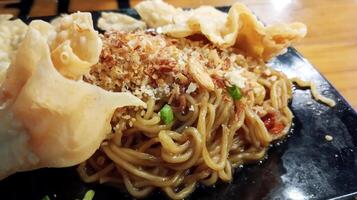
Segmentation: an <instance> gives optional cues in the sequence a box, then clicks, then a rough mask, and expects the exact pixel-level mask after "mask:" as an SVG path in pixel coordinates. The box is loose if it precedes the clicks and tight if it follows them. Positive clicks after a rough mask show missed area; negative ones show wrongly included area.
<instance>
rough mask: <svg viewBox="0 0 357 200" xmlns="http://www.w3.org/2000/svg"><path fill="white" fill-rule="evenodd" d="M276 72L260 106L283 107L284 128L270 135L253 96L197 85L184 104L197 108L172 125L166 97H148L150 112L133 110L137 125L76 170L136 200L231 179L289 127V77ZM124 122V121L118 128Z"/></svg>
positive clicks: (181, 192)
mask: <svg viewBox="0 0 357 200" xmlns="http://www.w3.org/2000/svg"><path fill="white" fill-rule="evenodd" d="M271 70H272V73H273V74H275V75H276V76H277V80H276V81H275V82H274V83H273V84H270V83H267V82H266V84H265V85H264V86H265V87H264V88H265V89H266V94H269V95H267V96H269V98H265V100H264V103H263V104H262V105H263V110H264V111H265V112H271V111H272V110H278V111H279V112H280V116H279V118H280V121H281V122H282V125H283V129H282V130H280V132H279V133H276V134H272V133H269V131H268V129H267V127H266V125H265V123H266V122H264V121H263V120H262V118H261V117H259V116H258V114H256V112H254V111H253V110H252V106H253V104H254V102H255V99H254V98H257V97H254V95H247V97H246V98H243V99H241V100H239V101H237V100H236V101H234V100H233V99H232V98H231V97H230V96H229V94H228V93H227V91H226V90H224V89H216V90H214V91H212V92H209V91H208V90H206V89H204V88H200V90H199V91H198V92H197V93H196V95H194V96H193V95H190V94H184V98H185V101H186V107H187V108H189V107H191V106H193V109H192V110H193V111H190V112H188V113H187V114H185V115H183V114H181V113H180V112H175V113H174V114H175V121H174V122H173V123H171V124H168V125H165V124H162V123H161V122H160V116H159V114H158V112H159V109H160V108H161V107H162V105H164V104H165V103H167V102H168V100H167V99H160V100H156V101H155V100H154V99H152V98H150V99H148V100H147V110H146V111H145V113H144V114H143V113H142V114H140V111H137V113H135V119H136V120H134V123H133V126H132V128H128V129H125V130H124V129H121V128H119V129H117V130H116V132H115V133H114V135H113V136H112V137H111V138H108V140H107V141H106V142H104V143H103V144H102V147H101V149H100V151H98V152H97V153H96V154H95V155H94V156H92V157H91V158H90V159H89V160H87V161H86V162H84V163H82V164H81V165H80V166H79V167H78V172H79V174H80V176H81V177H82V179H83V180H84V181H85V182H100V183H107V184H112V185H115V186H120V185H125V187H126V189H127V191H128V192H129V193H130V194H131V195H133V196H134V197H136V198H142V197H145V196H147V195H149V194H150V193H151V192H152V191H153V190H154V189H155V188H160V189H161V190H162V191H164V192H165V193H166V194H167V195H168V196H169V197H170V198H172V199H183V198H185V197H187V196H188V195H189V194H190V193H192V192H193V191H194V189H195V186H196V185H197V184H198V183H201V184H204V185H206V186H210V185H213V184H215V183H216V182H217V181H218V180H221V181H225V182H229V181H230V180H231V179H232V172H233V169H234V168H236V167H238V166H240V165H242V164H245V163H250V162H256V161H258V160H261V159H263V157H264V155H265V153H266V150H267V148H268V146H269V144H270V143H271V142H272V141H273V140H274V139H277V138H280V137H282V136H284V135H285V134H286V133H287V132H288V130H289V128H290V126H291V121H292V117H293V116H292V113H291V111H290V109H289V107H288V101H289V99H290V98H291V82H290V80H288V79H287V78H286V77H285V75H283V74H282V73H280V72H277V71H274V70H273V69H271ZM258 81H259V80H258ZM259 82H261V83H262V84H264V80H261V81H259ZM187 108H186V109H187ZM264 111H263V112H264ZM125 123H126V122H125V121H119V122H118V124H119V127H124V126H125ZM89 169H90V170H89Z"/></svg>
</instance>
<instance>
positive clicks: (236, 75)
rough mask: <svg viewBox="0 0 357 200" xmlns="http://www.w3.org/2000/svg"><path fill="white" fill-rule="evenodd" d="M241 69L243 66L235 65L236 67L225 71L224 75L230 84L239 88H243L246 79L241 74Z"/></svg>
mask: <svg viewBox="0 0 357 200" xmlns="http://www.w3.org/2000/svg"><path fill="white" fill-rule="evenodd" d="M243 71H244V69H243V68H241V67H237V68H236V69H234V70H232V71H229V72H227V73H226V74H225V76H224V77H225V78H226V79H227V81H228V82H229V83H230V84H232V85H236V86H237V87H239V88H244V87H245V83H246V81H247V79H246V78H245V77H243V76H242V72H243Z"/></svg>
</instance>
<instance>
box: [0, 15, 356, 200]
mask: <svg viewBox="0 0 357 200" xmlns="http://www.w3.org/2000/svg"><path fill="white" fill-rule="evenodd" d="M221 9H222V10H227V8H221ZM121 12H124V13H127V14H129V15H131V16H134V17H138V15H137V13H136V12H135V11H133V10H131V9H126V10H121ZM99 15H100V12H93V18H94V23H96V21H97V19H98V17H99ZM42 19H45V20H50V19H51V17H48V18H42ZM25 20H27V21H28V20H29V19H25ZM270 65H271V66H273V67H274V68H276V69H278V70H281V71H283V72H284V73H286V74H287V75H288V76H290V77H294V76H298V77H301V78H303V79H305V80H310V79H312V80H314V81H315V83H316V84H317V86H318V88H319V90H320V91H321V92H322V94H324V95H326V96H328V97H331V98H333V99H335V100H336V102H337V105H336V106H335V107H334V108H329V107H327V106H325V105H324V104H320V103H318V102H316V101H315V100H313V99H312V98H311V95H310V91H309V90H302V89H300V88H296V89H295V90H294V96H293V100H292V102H291V105H290V107H291V109H292V111H293V113H294V116H295V117H294V126H293V128H292V130H291V133H290V135H289V137H287V138H286V139H285V141H283V142H281V143H278V144H275V145H274V146H273V147H272V148H271V149H270V150H269V152H268V159H266V160H265V161H263V162H261V163H260V164H255V165H249V166H244V168H242V169H239V170H236V172H235V174H234V180H233V181H232V182H231V183H230V184H224V183H219V184H217V185H216V186H215V187H209V188H201V187H199V188H197V189H196V191H195V192H194V193H193V194H192V195H191V196H190V197H189V198H188V199H207V200H209V199H212V200H213V199H222V200H223V199H242V200H243V199H248V200H259V199H293V200H295V199H353V198H354V197H357V114H356V112H355V111H354V110H353V108H351V106H350V105H349V104H348V103H347V102H346V101H345V100H344V99H343V97H342V96H341V95H340V94H339V93H338V92H337V91H336V90H335V89H334V88H333V87H332V86H331V85H330V83H329V82H328V81H327V80H326V79H325V78H324V77H322V76H321V75H320V74H319V73H318V72H317V71H316V69H314V67H313V66H312V65H311V64H310V63H309V62H308V61H307V60H306V59H304V58H303V57H302V56H301V55H300V54H298V53H297V52H296V50H294V49H293V48H289V49H288V51H287V52H286V53H285V54H283V55H281V56H279V57H277V58H276V59H274V60H273V61H272V62H271V63H270ZM327 134H328V135H331V136H333V140H332V141H326V140H325V135H327ZM0 159H1V158H0ZM89 189H93V190H95V191H96V194H95V198H94V199H97V200H100V199H103V200H110V199H130V196H129V195H128V194H127V193H125V192H123V191H120V190H118V189H116V188H111V187H109V186H102V185H96V184H90V185H88V184H84V183H83V182H81V181H80V179H79V177H78V175H77V174H76V171H75V168H66V169H41V170H36V171H33V172H25V173H18V174H16V175H13V176H11V177H9V178H7V179H5V180H3V181H1V182H0V199H9V200H10V199H26V200H30V199H42V197H44V196H45V195H49V196H50V197H51V199H65V200H67V199H68V200H69V199H76V198H79V199H81V198H82V197H83V195H84V194H85V192H86V191H87V190H89ZM149 198H150V199H161V198H164V196H163V195H162V194H159V193H155V194H154V195H152V196H151V197H149Z"/></svg>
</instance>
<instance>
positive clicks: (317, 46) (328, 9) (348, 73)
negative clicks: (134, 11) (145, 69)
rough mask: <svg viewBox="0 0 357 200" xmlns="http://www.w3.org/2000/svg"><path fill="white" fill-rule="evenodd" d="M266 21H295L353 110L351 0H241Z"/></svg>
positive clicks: (10, 7) (10, 3) (89, 3)
mask: <svg viewBox="0 0 357 200" xmlns="http://www.w3.org/2000/svg"><path fill="white" fill-rule="evenodd" d="M138 2H140V0H124V1H123V0H0V13H1V14H4V13H11V14H13V15H14V16H18V15H24V16H26V15H28V16H36V17H38V16H47V15H56V14H58V13H66V12H74V11H92V10H115V9H118V8H128V7H133V6H135V5H136V4H137V3H138ZM166 2H168V3H170V4H173V5H175V6H180V7H187V8H188V7H198V6H200V5H212V6H227V5H231V4H232V3H234V2H235V0H195V1H192V0H177V1H174V0H167V1H166ZM240 2H243V3H245V4H246V5H247V6H248V7H249V8H250V9H252V10H253V11H254V12H255V13H256V15H257V16H258V17H259V18H260V19H262V20H263V22H264V23H266V24H271V23H282V22H293V21H300V22H303V23H305V24H306V25H307V26H308V35H307V37H306V38H305V39H304V40H303V41H302V42H300V43H299V44H296V45H295V47H296V48H297V49H298V50H299V52H300V53H302V54H303V55H304V56H305V57H306V58H307V59H308V60H309V61H310V62H311V63H312V64H313V65H315V67H316V68H317V69H318V70H319V71H320V72H321V73H322V74H323V75H324V76H325V77H326V78H327V79H328V80H329V81H330V82H331V83H332V84H333V85H334V86H335V87H336V88H337V89H338V90H339V91H340V92H341V93H342V95H343V96H344V97H345V98H346V99H347V100H348V101H349V102H350V104H351V105H352V106H353V107H354V108H355V109H357V23H356V22H357V1H356V0H338V1H336V0H240Z"/></svg>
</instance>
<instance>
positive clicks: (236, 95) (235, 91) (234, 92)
mask: <svg viewBox="0 0 357 200" xmlns="http://www.w3.org/2000/svg"><path fill="white" fill-rule="evenodd" d="M228 93H229V95H231V97H232V98H233V99H234V100H239V99H241V98H242V94H241V92H240V89H239V88H238V87H237V86H235V85H233V86H232V87H229V88H228Z"/></svg>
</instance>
